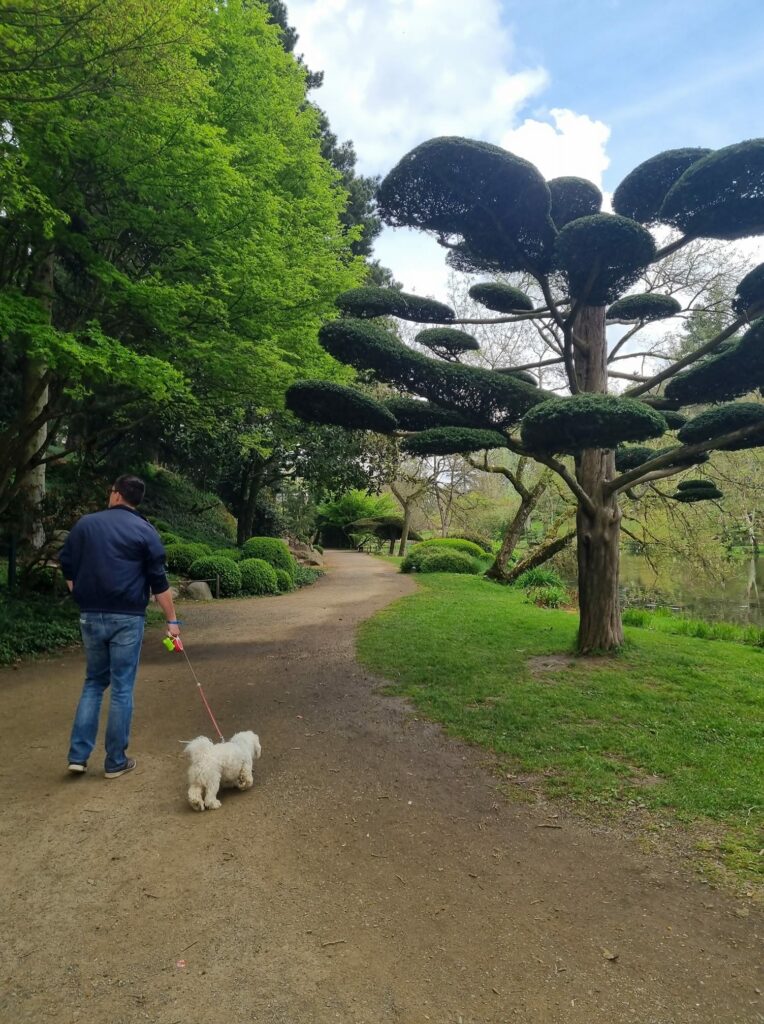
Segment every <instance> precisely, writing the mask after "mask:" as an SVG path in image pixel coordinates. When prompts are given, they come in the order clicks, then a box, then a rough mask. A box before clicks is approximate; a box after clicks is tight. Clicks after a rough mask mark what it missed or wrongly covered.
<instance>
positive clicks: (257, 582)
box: [239, 558, 283, 594]
mask: <svg viewBox="0 0 764 1024" xmlns="http://www.w3.org/2000/svg"><path fill="white" fill-rule="evenodd" d="M239 571H240V572H241V589H242V590H243V591H244V593H245V594H278V592H279V581H278V577H277V576H276V570H275V569H274V568H273V566H272V565H269V564H268V562H265V561H263V559H262V558H245V559H244V561H243V562H239ZM282 571H283V570H282Z"/></svg>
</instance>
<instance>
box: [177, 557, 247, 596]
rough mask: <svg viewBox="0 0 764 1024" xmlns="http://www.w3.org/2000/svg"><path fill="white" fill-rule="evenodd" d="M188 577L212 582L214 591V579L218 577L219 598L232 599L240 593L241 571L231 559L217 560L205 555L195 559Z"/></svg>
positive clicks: (217, 558)
mask: <svg viewBox="0 0 764 1024" xmlns="http://www.w3.org/2000/svg"><path fill="white" fill-rule="evenodd" d="M189 575H190V576H191V578H192V579H195V580H208V581H209V580H212V581H213V584H212V590H213V593H214V589H215V583H214V580H215V577H217V576H219V577H220V596H221V597H234V596H235V595H236V594H238V593H240V592H241V569H240V568H239V566H238V565H237V564H236V562H234V561H233V559H231V558H219V557H217V556H214V555H206V556H205V557H203V558H197V559H196V561H195V562H193V563H192V565H191V567H190V569H189Z"/></svg>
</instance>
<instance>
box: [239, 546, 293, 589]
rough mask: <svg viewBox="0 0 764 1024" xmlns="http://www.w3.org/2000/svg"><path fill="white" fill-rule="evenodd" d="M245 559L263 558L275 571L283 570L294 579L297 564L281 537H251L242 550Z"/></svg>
mask: <svg viewBox="0 0 764 1024" xmlns="http://www.w3.org/2000/svg"><path fill="white" fill-rule="evenodd" d="M242 551H243V552H244V557H245V558H262V559H263V561H265V562H267V563H268V564H269V565H272V566H273V568H274V569H283V570H284V571H285V572H288V573H289V575H290V576H291V577H292V578H293V579H294V574H295V566H296V564H297V563H296V562H295V560H294V558H293V557H292V552H291V551H290V550H289V548H288V547H287V546H286V544H285V542H284V541H283V540H281V539H280V538H279V537H250V538H249V540H248V541H245V542H244V546H243V548H242Z"/></svg>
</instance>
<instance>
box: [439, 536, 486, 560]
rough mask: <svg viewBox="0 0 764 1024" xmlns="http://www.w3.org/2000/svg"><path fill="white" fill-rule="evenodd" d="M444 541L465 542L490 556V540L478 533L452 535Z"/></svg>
mask: <svg viewBox="0 0 764 1024" xmlns="http://www.w3.org/2000/svg"><path fill="white" fill-rule="evenodd" d="M446 540H466V541H467V543H468V544H477V546H478V547H479V548H482V550H483V551H484V552H485V553H486V554H487V555H490V554H491V552H492V551H493V543H492V542H491V540H489V538H488V537H484V536H483V535H482V534H480V533H454V534H452V535H451V536H450V537H447V538H446Z"/></svg>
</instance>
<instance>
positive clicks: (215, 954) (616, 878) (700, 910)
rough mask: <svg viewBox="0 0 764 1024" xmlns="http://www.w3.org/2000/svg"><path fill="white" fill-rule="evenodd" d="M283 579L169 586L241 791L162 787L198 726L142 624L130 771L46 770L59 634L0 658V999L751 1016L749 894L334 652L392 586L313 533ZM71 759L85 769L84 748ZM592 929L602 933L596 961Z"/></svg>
mask: <svg viewBox="0 0 764 1024" xmlns="http://www.w3.org/2000/svg"><path fill="white" fill-rule="evenodd" d="M330 566H331V572H330V574H329V575H328V576H327V577H326V578H324V579H322V580H321V581H320V582H319V583H318V584H316V585H315V586H314V587H312V588H310V589H309V590H306V591H302V592H300V593H296V594H292V595H288V596H283V597H277V598H268V599H262V600H258V601H226V602H221V603H220V604H214V605H204V606H196V605H191V606H188V605H187V606H184V608H183V616H184V618H185V620H186V627H185V635H186V637H187V640H188V648H189V652H190V653H191V657H192V659H193V662H194V665H195V667H196V669H197V671H198V673H199V675H200V677H201V678H202V680H203V682H204V684H205V689H206V690H207V692H208V696H209V698H210V701H211V703H212V706H213V708H214V710H215V712H216V714H217V715H218V717H219V719H220V722H221V726H222V728H223V730H224V732H226V733H229V734H230V733H231V732H233V731H235V730H237V729H242V728H254V729H255V730H257V731H258V732H259V733H260V736H261V740H262V744H263V757H262V760H261V761H260V762H259V764H258V769H257V772H256V783H255V787H254V788H253V789H252V790H250V791H249V792H247V793H242V794H240V793H237V792H228V793H226V794H225V795H224V797H223V807H222V809H221V810H219V811H216V812H209V813H205V814H201V815H200V814H194V813H193V812H192V811H190V809H188V807H187V806H186V804H185V802H184V775H185V763H184V758H183V756H182V754H181V753H179V750H180V747H179V744H178V742H177V741H178V740H179V739H186V738H189V737H191V736H194V735H196V734H198V733H199V732H207V733H208V734H210V735H211V726H209V724H205V719H204V717H203V712H202V710H201V705H200V703H199V701H198V697H197V694H196V691H195V688H194V686H193V683H192V682H191V680H190V679H189V677H188V675H187V673H186V671H185V670H184V666H183V664H182V662H181V661H180V659H178V658H175V657H174V656H171V655H168V654H166V653H165V652H164V650H163V649H162V647H161V645H160V643H159V639H160V634H159V633H158V632H157V631H150V632H149V633H148V634H147V639H146V645H145V654H144V659H143V664H142V669H141V674H140V678H139V689H138V696H137V710H136V715H135V723H134V742H133V744H132V747H131V753H133V754H134V756H136V757H137V758H138V763H139V767H138V769H137V771H136V772H135V773H134V774H132V775H130V776H126V777H124V778H122V779H118V780H115V781H112V782H107V781H105V780H104V779H103V778H102V777H100V774H99V773H98V772H96V771H91V772H90V773H89V774H88V775H87V776H85V777H84V778H81V779H67V778H64V773H63V771H62V769H63V767H64V762H63V758H64V755H65V750H66V741H67V738H68V729H69V725H70V721H71V715H72V713H73V709H74V705H75V703H76V699H77V694H78V692H79V687H80V678H81V676H80V673H81V655H80V654H79V653H78V652H73V653H71V654H66V655H64V656H59V657H56V658H55V659H53V660H51V661H47V662H37V663H28V664H25V665H23V666H22V667H20V668H19V669H18V670H15V671H11V670H8V671H4V672H2V673H0V701H2V706H1V708H0V710H1V711H2V715H1V720H0V772H1V774H2V791H3V797H4V799H3V807H2V815H0V856H2V865H3V868H2V869H3V876H4V878H5V879H6V881H5V882H4V883H3V885H2V891H1V892H0V919H2V920H3V921H4V922H5V923H4V927H3V938H2V944H1V946H0V967H1V969H2V978H3V988H2V993H0V1019H1V1020H2V1021H8V1022H10V1021H13V1022H14V1024H21V1022H35V1024H39V1022H41V1021H43V1020H44V1021H46V1022H47V1021H55V1022H62V1024H63V1022H65V1024H73V1022H76V1021H80V1020H81V1021H88V1022H89V1024H106V1022H108V1024H138V1022H153V1024H181V1022H182V1024H224V1022H225V1024H239V1022H241V1024H245V1022H246V1024H255V1022H257V1024H260V1022H262V1024H328V1022H335V1021H341V1022H343V1024H383V1022H384V1024H387V1022H403V1024H424V1022H426V1021H432V1022H434V1024H435V1022H437V1024H446V1022H452V1024H458V1022H460V1021H461V1022H462V1024H626V1022H629V1024H701V1022H703V1024H707V1022H709V1021H714V1022H715V1024H753V1022H759V1021H761V1020H763V1019H764V1017H762V1015H761V1004H760V995H759V994H757V986H758V987H759V988H761V987H762V985H761V982H760V981H757V980H756V978H755V976H754V965H755V964H756V962H757V960H758V959H759V956H758V954H759V953H760V949H759V950H757V948H756V946H755V934H756V925H755V923H754V918H753V914H754V911H750V915H751V916H746V915H748V913H749V911H748V909H747V908H745V907H743V906H742V905H741V904H739V903H738V902H736V901H735V900H733V899H732V898H731V897H727V896H725V895H723V894H720V893H717V892H715V891H713V890H712V889H710V888H709V887H707V886H705V885H703V884H702V883H701V882H700V881H698V880H696V879H694V878H692V877H691V876H690V875H688V874H687V873H686V872H684V870H683V869H682V868H681V867H677V866H676V865H672V864H670V863H665V862H663V861H661V860H656V859H655V858H654V857H651V856H647V855H645V854H644V853H642V852H641V851H640V849H639V847H638V846H637V844H636V843H634V842H632V841H629V840H625V839H623V838H620V837H618V836H615V835H612V834H608V833H606V832H600V833H596V832H594V831H592V829H591V827H590V826H587V825H585V824H584V823H581V822H576V821H575V820H571V819H567V818H564V817H562V818H559V819H556V821H555V824H561V825H562V827H555V828H547V827H542V826H545V825H548V824H550V818H549V814H548V810H545V809H544V808H543V807H536V806H528V805H523V804H512V803H508V802H507V801H505V800H504V798H503V797H501V795H500V794H499V793H498V790H497V782H496V780H495V779H494V778H493V777H492V776H491V775H490V774H489V773H488V772H487V771H485V769H484V767H482V766H481V762H483V763H484V762H485V754H484V752H482V753H481V752H480V751H476V750H473V749H472V748H469V747H466V746H463V745H462V744H459V743H456V742H454V741H451V740H446V739H444V738H443V737H442V735H441V733H440V731H439V730H438V729H437V728H435V727H434V726H431V725H428V724H426V723H423V722H421V721H419V720H417V718H416V716H415V715H414V714H413V713H412V712H411V711H410V710H408V709H407V708H406V706H405V705H404V704H403V703H402V702H400V701H397V700H392V699H390V698H388V697H384V696H382V695H381V694H380V692H379V689H380V680H376V679H374V678H372V677H370V676H369V675H368V673H366V672H365V671H364V669H363V668H361V667H359V666H358V665H357V664H356V663H355V661H354V656H353V655H354V648H353V635H354V630H355V626H356V625H357V624H358V622H360V621H362V620H363V619H366V618H368V617H369V616H370V615H371V614H373V613H374V612H375V611H377V610H378V609H380V608H382V607H384V606H385V605H386V604H388V603H389V602H390V601H392V600H393V599H395V598H397V597H399V596H401V595H403V594H405V593H409V592H410V591H411V590H412V589H413V587H414V583H413V582H412V581H411V580H410V579H409V578H407V577H403V576H400V575H399V574H396V573H395V572H394V571H393V569H392V567H391V566H389V565H388V564H387V563H384V562H382V561H379V560H374V559H371V558H369V557H367V556H364V555H358V554H355V553H336V552H335V553H333V554H332V555H331V558H330ZM93 767H94V768H95V767H96V766H95V764H94V766H93ZM603 950H605V951H608V952H610V953H612V954H616V955H617V959H616V960H609V959H606V957H605V955H604V954H603Z"/></svg>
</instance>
